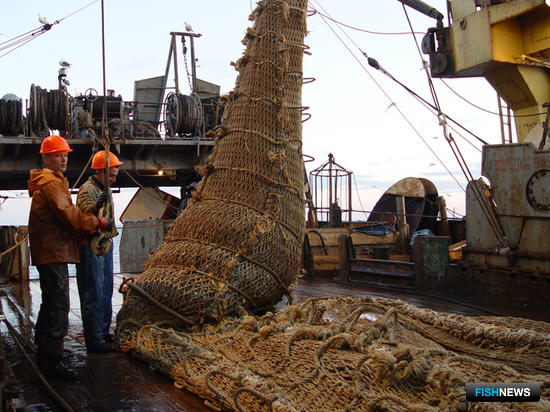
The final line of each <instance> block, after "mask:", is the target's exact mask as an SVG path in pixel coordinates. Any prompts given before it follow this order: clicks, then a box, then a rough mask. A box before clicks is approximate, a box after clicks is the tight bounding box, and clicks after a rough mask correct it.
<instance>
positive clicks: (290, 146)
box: [117, 0, 307, 343]
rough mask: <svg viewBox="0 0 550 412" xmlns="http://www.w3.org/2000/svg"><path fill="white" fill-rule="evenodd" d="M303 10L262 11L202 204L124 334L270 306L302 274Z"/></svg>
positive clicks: (138, 300)
mask: <svg viewBox="0 0 550 412" xmlns="http://www.w3.org/2000/svg"><path fill="white" fill-rule="evenodd" d="M306 5H307V1H306V0H287V1H280V0H268V1H260V2H259V3H258V5H257V8H256V10H255V11H254V12H253V13H252V15H251V16H250V18H251V20H254V25H253V27H252V28H249V29H248V31H247V33H246V36H245V38H244V40H243V43H244V44H245V45H246V50H245V51H244V53H243V56H242V57H241V58H240V59H239V60H238V61H237V62H236V63H235V68H236V70H237V71H238V72H239V75H238V77H237V80H236V85H235V89H234V90H233V91H232V92H231V93H230V94H229V96H228V99H227V104H226V107H225V110H224V119H223V120H222V124H221V127H220V128H219V129H218V130H217V131H216V132H215V133H214V136H213V137H214V139H215V140H214V148H213V151H212V153H211V155H210V157H209V159H208V161H207V164H206V165H205V167H204V168H203V169H201V173H202V174H203V178H202V180H201V182H200V184H199V187H198V191H199V196H200V200H199V201H196V202H194V203H193V204H191V205H190V206H188V207H187V208H186V209H185V210H184V211H183V212H182V214H181V215H180V216H179V217H178V218H177V219H176V221H175V222H174V223H173V224H172V226H171V227H170V230H169V231H168V233H167V234H166V236H165V238H164V241H163V243H162V245H161V246H160V247H159V248H158V249H157V250H156V251H155V252H154V253H152V254H151V256H150V257H149V258H148V259H147V261H146V262H145V270H144V271H143V273H142V274H141V275H140V276H139V277H138V278H136V280H135V281H134V282H133V283H131V284H130V285H129V286H130V287H129V288H128V290H127V293H126V298H125V301H124V304H123V306H122V308H121V310H120V312H119V314H118V316H117V336H118V339H119V341H120V342H121V343H123V342H124V341H125V340H126V339H129V338H130V335H131V334H132V333H131V332H130V331H129V330H128V331H125V329H127V328H129V329H135V328H134V327H132V326H131V325H134V326H137V325H143V324H149V323H155V324H159V323H166V322H168V323H173V324H174V325H175V326H176V325H180V326H181V325H183V324H195V323H200V322H202V321H203V320H206V319H221V318H222V317H223V316H224V315H226V314H228V313H232V312H234V311H235V310H236V309H237V308H238V307H240V306H242V307H245V308H247V309H249V310H253V309H258V308H262V307H265V306H268V305H271V304H274V303H276V302H278V301H279V300H280V298H281V297H282V296H283V295H284V294H290V288H291V285H292V283H293V282H294V281H295V279H296V275H297V273H298V271H299V266H300V256H301V245H302V238H303V234H304V226H305V217H304V204H303V163H302V150H301V145H302V142H301V133H302V126H301V123H302V109H303V108H302V104H301V89H302V82H303V74H302V58H303V54H304V48H305V46H304V43H303V41H304V36H305V34H306Z"/></svg>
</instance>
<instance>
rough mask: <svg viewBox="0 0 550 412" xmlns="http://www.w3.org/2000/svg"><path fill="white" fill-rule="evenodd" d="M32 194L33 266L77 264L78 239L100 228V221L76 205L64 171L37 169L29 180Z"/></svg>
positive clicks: (30, 234) (30, 238)
mask: <svg viewBox="0 0 550 412" xmlns="http://www.w3.org/2000/svg"><path fill="white" fill-rule="evenodd" d="M28 186H29V195H30V196H32V202H31V211H30V214H29V241H30V247H31V259H32V264H33V265H43V264H48V263H78V262H79V261H80V256H79V254H78V239H79V238H82V237H84V238H87V237H89V235H91V234H92V233H93V232H95V231H96V230H97V227H98V220H97V217H95V216H94V215H93V214H91V213H82V212H81V211H80V209H79V208H78V207H77V206H76V205H75V204H73V201H72V199H71V195H70V193H69V182H68V181H67V179H66V178H65V176H63V174H62V173H61V172H53V171H51V170H49V169H34V170H31V172H30V180H29V181H28Z"/></svg>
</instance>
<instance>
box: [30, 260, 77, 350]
mask: <svg viewBox="0 0 550 412" xmlns="http://www.w3.org/2000/svg"><path fill="white" fill-rule="evenodd" d="M36 268H37V269H38V273H39V274H40V289H41V291H42V303H41V304H40V311H39V312H38V320H37V321H36V329H35V335H34V341H35V343H36V346H37V347H38V353H39V355H50V356H61V355H62V354H63V338H64V337H65V336H66V335H67V330H68V327H69V269H68V266H67V263H49V264H46V265H37V266H36Z"/></svg>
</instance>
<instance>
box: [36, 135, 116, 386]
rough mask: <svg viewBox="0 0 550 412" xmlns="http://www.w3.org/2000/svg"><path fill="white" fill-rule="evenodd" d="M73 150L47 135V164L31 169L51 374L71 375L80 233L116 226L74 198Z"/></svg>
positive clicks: (41, 323) (41, 357)
mask: <svg viewBox="0 0 550 412" xmlns="http://www.w3.org/2000/svg"><path fill="white" fill-rule="evenodd" d="M70 152H72V149H71V148H70V147H69V145H68V143H67V142H66V140H65V139H63V138H62V137H60V136H56V135H53V136H49V137H46V138H45V139H44V140H43V141H42V144H41V146H40V154H41V155H42V160H43V162H44V168H43V169H34V170H31V171H30V179H29V181H28V188H29V195H30V196H32V201H31V209H30V213H29V241H30V249H31V259H32V263H33V265H35V266H36V267H37V269H38V273H39V275H40V289H41V291H42V302H41V305H40V311H39V313H38V320H37V322H36V330H35V343H36V345H37V347H38V359H37V360H38V366H39V367H40V369H41V370H42V372H43V373H44V374H45V375H46V376H47V377H49V378H53V379H65V378H71V377H72V376H73V375H74V372H72V371H71V370H69V369H67V368H66V367H65V366H64V365H63V364H62V362H61V355H62V354H63V338H64V337H65V336H66V335H67V329H68V324H69V316H68V315H69V277H68V276H69V272H68V265H67V264H68V263H77V262H78V261H79V252H78V238H80V237H86V236H90V235H91V234H92V233H94V232H96V231H98V230H100V229H106V228H108V227H110V226H112V221H110V220H109V219H106V218H103V217H97V216H95V215H93V214H92V213H83V212H81V210H80V209H79V208H78V207H77V206H76V205H75V204H73V202H72V199H71V194H70V192H69V183H68V181H67V179H66V178H65V176H64V175H63V172H65V171H66V170H67V160H68V154H69V153H70Z"/></svg>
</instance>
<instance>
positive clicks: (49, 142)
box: [40, 134, 73, 154]
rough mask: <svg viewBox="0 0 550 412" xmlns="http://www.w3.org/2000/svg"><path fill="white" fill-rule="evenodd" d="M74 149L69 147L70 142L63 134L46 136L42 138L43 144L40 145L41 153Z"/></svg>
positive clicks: (63, 151) (67, 151)
mask: <svg viewBox="0 0 550 412" xmlns="http://www.w3.org/2000/svg"><path fill="white" fill-rule="evenodd" d="M72 151H73V149H71V148H70V147H69V143H67V141H66V140H65V139H63V138H62V137H61V136H57V135H55V134H53V135H51V136H48V137H46V138H45V139H44V140H42V144H41V145H40V153H41V154H48V153H69V152H72Z"/></svg>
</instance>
